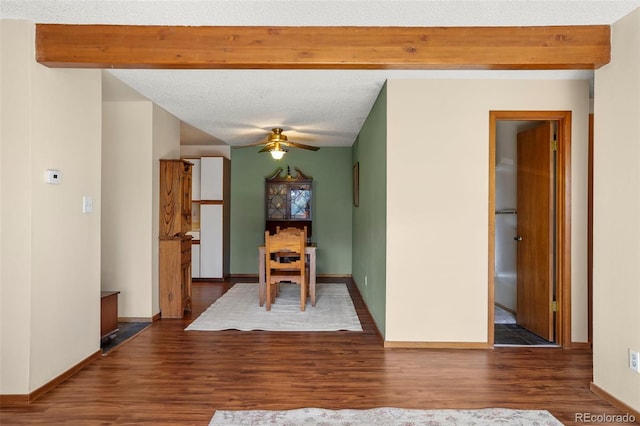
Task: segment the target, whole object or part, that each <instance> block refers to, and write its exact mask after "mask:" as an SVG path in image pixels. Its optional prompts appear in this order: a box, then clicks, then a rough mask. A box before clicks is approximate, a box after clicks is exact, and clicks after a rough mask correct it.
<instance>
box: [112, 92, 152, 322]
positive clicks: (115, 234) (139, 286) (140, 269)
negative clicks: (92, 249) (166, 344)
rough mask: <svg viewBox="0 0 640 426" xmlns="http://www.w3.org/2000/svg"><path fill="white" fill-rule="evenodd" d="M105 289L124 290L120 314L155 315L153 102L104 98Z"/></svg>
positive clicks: (143, 316)
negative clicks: (153, 286) (152, 176)
mask: <svg viewBox="0 0 640 426" xmlns="http://www.w3.org/2000/svg"><path fill="white" fill-rule="evenodd" d="M102 110H103V128H102V137H103V143H102V198H103V202H102V205H103V211H102V263H101V277H102V289H103V290H118V291H120V294H119V295H118V316H119V317H129V318H131V317H133V318H151V316H152V315H153V309H152V290H151V288H152V282H153V278H152V270H151V268H152V243H151V241H152V238H153V232H152V220H151V218H152V214H153V204H152V199H153V198H152V182H151V174H152V163H151V156H152V143H153V140H152V131H151V123H152V115H153V104H152V103H151V102H148V101H142V102H104V103H103V104H102Z"/></svg>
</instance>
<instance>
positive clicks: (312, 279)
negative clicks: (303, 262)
mask: <svg viewBox="0 0 640 426" xmlns="http://www.w3.org/2000/svg"><path fill="white" fill-rule="evenodd" d="M309 292H310V293H311V306H316V254H315V251H314V252H313V253H312V254H311V255H310V256H309Z"/></svg>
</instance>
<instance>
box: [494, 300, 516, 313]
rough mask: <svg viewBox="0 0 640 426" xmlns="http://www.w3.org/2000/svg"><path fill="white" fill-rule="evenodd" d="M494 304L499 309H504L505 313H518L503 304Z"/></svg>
mask: <svg viewBox="0 0 640 426" xmlns="http://www.w3.org/2000/svg"><path fill="white" fill-rule="evenodd" d="M494 304H495V305H496V306H497V307H499V308H502V309H504V310H505V311H507V312H509V313H511V314H514V315H515V314H516V311H514V310H513V309H511V308H507V307H506V306H504V305H503V304H501V303H498V302H494Z"/></svg>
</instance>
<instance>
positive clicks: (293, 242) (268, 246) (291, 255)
mask: <svg viewBox="0 0 640 426" xmlns="http://www.w3.org/2000/svg"><path fill="white" fill-rule="evenodd" d="M297 231H298V232H279V233H277V234H275V235H269V231H266V232H265V233H264V244H265V255H266V257H267V259H266V261H267V262H266V265H267V269H279V270H282V269H288V270H296V269H297V270H300V269H301V268H302V269H304V248H305V245H306V237H305V233H304V231H303V232H299V231H300V230H299V229H298V230H297Z"/></svg>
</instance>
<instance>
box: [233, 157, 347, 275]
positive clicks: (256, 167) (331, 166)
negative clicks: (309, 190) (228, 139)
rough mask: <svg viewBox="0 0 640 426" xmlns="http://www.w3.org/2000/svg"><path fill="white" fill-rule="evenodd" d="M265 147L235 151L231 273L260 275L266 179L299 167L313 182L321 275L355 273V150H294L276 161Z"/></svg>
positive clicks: (316, 236)
mask: <svg viewBox="0 0 640 426" xmlns="http://www.w3.org/2000/svg"><path fill="white" fill-rule="evenodd" d="M259 150H260V147H253V148H244V149H234V150H231V224H230V228H231V230H230V234H231V274H232V275H233V274H256V275H257V274H258V246H259V245H261V244H263V243H264V231H265V198H264V192H265V178H266V177H269V176H271V175H273V174H274V173H275V171H276V170H277V169H278V168H282V169H283V175H284V174H286V171H287V166H289V167H290V168H291V173H292V174H295V173H296V171H295V169H294V168H296V167H297V168H299V169H300V170H301V171H302V172H303V173H304V174H305V175H307V176H311V177H312V178H313V200H312V216H313V228H312V235H311V240H312V241H313V242H315V243H317V245H318V248H317V251H316V253H317V273H318V274H320V275H323V274H328V275H351V185H350V184H349V183H350V182H351V147H322V148H320V150H319V151H315V152H314V151H307V150H302V149H295V148H294V149H291V150H290V151H289V152H288V153H287V154H286V155H285V156H284V158H283V159H282V160H279V161H276V160H274V159H273V158H271V156H270V155H269V154H267V153H258V151H259Z"/></svg>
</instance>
